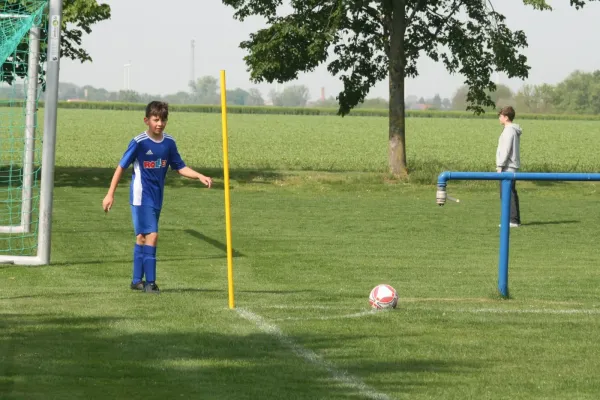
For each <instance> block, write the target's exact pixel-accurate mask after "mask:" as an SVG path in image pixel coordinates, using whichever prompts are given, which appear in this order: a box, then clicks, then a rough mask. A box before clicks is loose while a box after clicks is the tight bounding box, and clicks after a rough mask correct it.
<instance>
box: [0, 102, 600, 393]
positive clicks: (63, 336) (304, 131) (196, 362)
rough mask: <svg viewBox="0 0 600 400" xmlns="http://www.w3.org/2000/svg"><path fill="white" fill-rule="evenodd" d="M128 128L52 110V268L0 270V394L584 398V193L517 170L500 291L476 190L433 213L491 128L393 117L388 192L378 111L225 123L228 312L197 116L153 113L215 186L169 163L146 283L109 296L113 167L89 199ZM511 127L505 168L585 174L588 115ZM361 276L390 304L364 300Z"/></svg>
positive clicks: (219, 189) (597, 219) (125, 257)
mask: <svg viewBox="0 0 600 400" xmlns="http://www.w3.org/2000/svg"><path fill="white" fill-rule="evenodd" d="M142 118H143V115H141V114H140V113H139V112H133V111H98V110H69V109H60V110H59V127H58V138H57V154H56V163H57V166H56V179H55V200H54V213H53V221H54V222H53V228H54V229H53V236H52V240H53V241H52V265H50V266H45V267H35V268H32V267H31V268H30V267H18V266H10V265H4V266H0V398H1V399H48V398H52V399H80V398H111V399H138V398H139V399H142V398H144V399H146V398H159V399H163V398H167V399H174V398H177V399H179V398H182V399H184V398H193V399H199V398H201V399H236V400H239V399H597V398H598V397H600V383H599V381H598V378H597V377H598V372H599V371H600V344H599V343H598V339H597V338H598V331H599V329H600V300H599V299H600V289H598V288H599V286H600V285H599V283H600V282H599V279H600V274H599V272H598V265H599V264H600V256H599V255H598V253H597V251H596V248H597V243H598V240H597V236H598V235H597V231H598V226H599V225H600V211H599V210H600V207H599V200H600V196H599V194H598V190H599V188H600V185H599V184H598V183H596V182H581V183H561V182H544V183H534V182H519V184H518V188H519V191H520V192H519V194H520V198H521V212H522V218H523V225H522V226H521V227H520V228H517V229H513V230H511V247H510V270H509V286H510V292H511V298H510V299H509V300H503V299H500V298H499V297H498V296H497V292H496V286H497V275H498V240H499V229H498V223H499V211H500V210H499V206H500V203H499V190H498V183H497V182H487V183H486V182H455V181H451V182H450V183H449V185H448V191H449V193H450V194H451V195H453V196H455V197H458V198H460V200H461V202H460V203H458V204H456V203H450V204H447V205H446V206H445V207H443V208H441V207H438V206H437V205H436V204H435V191H436V187H435V181H436V178H437V175H438V174H439V173H440V172H442V171H444V170H462V171H468V170H476V171H491V170H493V169H494V156H495V149H496V143H497V138H498V135H499V133H500V126H499V125H498V124H497V123H496V121H495V120H493V119H491V120H489V119H472V120H469V119H450V118H444V119H427V118H409V119H408V120H407V147H408V161H409V167H410V169H411V178H410V179H409V180H408V181H406V182H395V181H393V180H390V179H389V176H388V175H387V172H386V171H387V168H386V166H387V161H386V158H387V133H386V126H387V121H386V120H385V119H383V118H378V117H364V118H363V117H352V118H344V119H342V118H339V117H333V116H289V115H288V116H278V115H243V114H235V115H233V114H232V115H230V117H229V150H230V167H231V179H232V180H231V212H232V228H233V248H234V249H233V255H234V258H233V271H234V289H235V302H236V304H235V305H236V307H235V309H233V310H231V309H229V308H228V306H227V300H228V291H227V260H226V252H225V249H226V247H225V221H224V215H225V207H224V191H223V187H224V186H223V180H222V177H223V172H222V156H223V154H222V143H221V125H220V115H218V114H196V113H183V112H182V113H172V114H171V116H170V122H169V126H168V129H167V131H168V132H169V133H171V134H172V135H173V136H175V138H176V139H177V143H178V146H179V150H180V153H181V154H182V156H183V158H184V159H185V160H186V162H187V163H188V164H189V165H191V166H193V167H194V168H196V169H197V170H199V171H202V172H205V173H206V174H208V175H211V176H213V177H214V178H215V186H214V187H213V188H212V189H206V188H203V187H201V185H200V184H199V183H196V182H192V181H190V180H186V179H184V178H180V177H178V176H177V175H176V174H172V173H170V174H169V181H168V187H167V189H166V191H165V208H164V210H163V212H162V214H161V226H160V239H159V245H158V255H157V258H158V266H157V275H158V280H157V283H158V284H159V286H160V288H161V290H162V293H161V294H160V295H158V296H156V295H148V294H144V293H139V292H131V291H130V290H129V287H128V286H129V281H130V275H131V258H132V255H133V243H134V237H133V232H132V227H131V220H130V211H129V206H128V196H129V193H128V190H129V189H128V182H129V173H128V176H127V177H126V178H124V179H123V182H122V183H121V185H120V186H119V189H118V191H117V195H116V202H115V205H114V208H113V210H111V212H110V213H108V214H107V215H105V214H104V212H103V211H102V209H101V202H102V199H103V197H104V195H105V194H106V190H107V188H108V186H109V182H110V178H111V176H112V173H113V170H114V168H115V167H116V165H117V162H118V161H119V159H120V157H121V155H122V154H123V152H124V151H125V148H126V146H127V144H128V142H129V141H130V140H131V138H133V137H134V136H135V135H136V134H137V133H139V132H141V131H142V130H143V129H144V125H143V122H142ZM522 126H523V128H524V134H523V137H522V159H523V169H524V170H525V171H541V172H547V171H554V172H597V171H599V170H600V160H599V159H598V157H597V151H596V149H597V148H599V147H600V122H593V121H590V122H586V121H543V120H527V121H523V122H522ZM17 208H18V207H17ZM15 240H16V239H15ZM15 246H16V245H15ZM379 283H388V284H391V285H392V286H394V287H395V288H396V289H397V290H398V292H399V295H400V301H399V305H398V308H397V309H395V310H392V311H389V312H372V311H371V310H370V309H369V305H368V294H369V291H370V290H371V289H372V288H373V287H374V286H375V285H377V284H379Z"/></svg>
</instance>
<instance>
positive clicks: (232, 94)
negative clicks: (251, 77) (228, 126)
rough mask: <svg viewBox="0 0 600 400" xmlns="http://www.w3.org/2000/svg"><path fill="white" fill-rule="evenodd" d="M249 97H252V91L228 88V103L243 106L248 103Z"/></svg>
mask: <svg viewBox="0 0 600 400" xmlns="http://www.w3.org/2000/svg"><path fill="white" fill-rule="evenodd" d="M248 97H250V93H248V92H246V91H245V90H244V89H240V88H235V89H233V90H228V91H227V104H231V105H235V106H243V105H245V104H246V102H247V100H248Z"/></svg>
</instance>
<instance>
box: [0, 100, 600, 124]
mask: <svg viewBox="0 0 600 400" xmlns="http://www.w3.org/2000/svg"><path fill="white" fill-rule="evenodd" d="M2 103H3V101H2V100H0V105H2ZM4 104H6V103H4ZM12 105H13V106H22V105H23V104H22V102H21V103H19V102H17V103H15V102H14V101H13V102H12ZM39 107H40V108H43V107H44V103H43V102H40V103H39ZM58 107H59V108H69V109H85V110H114V111H140V112H141V111H144V110H145V107H146V104H145V103H121V102H84V101H82V102H67V101H60V102H59V103H58ZM169 108H170V110H171V111H173V112H196V113H221V106H217V105H212V104H208V105H192V104H171V105H170V106H169ZM337 111H338V109H337V108H329V107H327V108H321V107H278V106H227V112H228V113H229V114H283V115H337ZM352 116H362V117H387V116H388V111H387V110H385V109H367V108H357V109H354V110H352V111H351V112H350V114H348V117H352ZM406 116H407V117H408V118H467V119H476V118H479V119H483V118H485V119H490V118H494V119H495V118H497V117H498V116H497V114H496V113H495V112H488V113H485V114H482V115H475V114H473V113H472V112H466V111H442V110H423V111H418V110H407V111H406ZM518 118H519V119H536V120H592V121H599V120H600V115H577V114H531V113H519V114H518Z"/></svg>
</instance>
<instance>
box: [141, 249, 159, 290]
mask: <svg viewBox="0 0 600 400" xmlns="http://www.w3.org/2000/svg"><path fill="white" fill-rule="evenodd" d="M142 251H143V252H144V274H145V275H146V282H148V283H153V282H155V281H156V247H154V246H144V248H143V250H142Z"/></svg>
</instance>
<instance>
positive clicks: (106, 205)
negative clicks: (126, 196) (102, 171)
mask: <svg viewBox="0 0 600 400" xmlns="http://www.w3.org/2000/svg"><path fill="white" fill-rule="evenodd" d="M123 171H124V170H123V167H121V166H120V165H119V166H118V167H117V169H116V170H115V173H114V174H113V177H112V181H111V182H110V188H108V193H107V194H106V196H105V197H104V200H103V201H102V208H103V209H104V212H109V211H110V209H111V207H112V205H113V202H114V201H115V191H116V190H117V186H118V185H119V180H121V176H123Z"/></svg>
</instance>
